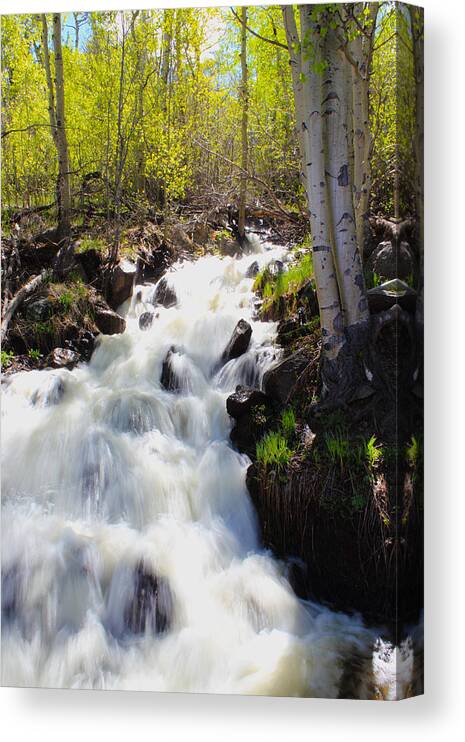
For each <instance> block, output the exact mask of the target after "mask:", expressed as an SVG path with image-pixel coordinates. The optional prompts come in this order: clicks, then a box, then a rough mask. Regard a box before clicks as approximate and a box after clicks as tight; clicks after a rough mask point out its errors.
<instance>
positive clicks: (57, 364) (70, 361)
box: [47, 348, 80, 368]
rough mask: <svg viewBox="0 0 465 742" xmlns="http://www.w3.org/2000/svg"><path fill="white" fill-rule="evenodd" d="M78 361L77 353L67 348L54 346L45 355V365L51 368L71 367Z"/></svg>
mask: <svg viewBox="0 0 465 742" xmlns="http://www.w3.org/2000/svg"><path fill="white" fill-rule="evenodd" d="M79 361H80V356H79V353H75V351H73V350H69V349H68V348H54V349H53V350H52V352H51V353H50V355H49V356H48V357H47V365H48V366H52V368H63V367H64V366H66V367H68V368H72V367H73V366H75V365H76V363H78V362H79Z"/></svg>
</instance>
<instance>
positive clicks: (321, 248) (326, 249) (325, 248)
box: [313, 245, 330, 252]
mask: <svg viewBox="0 0 465 742" xmlns="http://www.w3.org/2000/svg"><path fill="white" fill-rule="evenodd" d="M329 250H330V247H329V245H314V246H313V252H329Z"/></svg>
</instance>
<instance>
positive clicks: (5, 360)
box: [1, 350, 14, 368]
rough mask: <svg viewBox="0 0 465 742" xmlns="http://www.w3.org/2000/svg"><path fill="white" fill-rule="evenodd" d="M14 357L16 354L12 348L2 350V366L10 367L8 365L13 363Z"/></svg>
mask: <svg viewBox="0 0 465 742" xmlns="http://www.w3.org/2000/svg"><path fill="white" fill-rule="evenodd" d="M13 358H14V354H13V351H12V350H8V351H7V350H2V352H1V363H2V368H8V366H10V365H11V363H12V361H13Z"/></svg>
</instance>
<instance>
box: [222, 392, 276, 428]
mask: <svg viewBox="0 0 465 742" xmlns="http://www.w3.org/2000/svg"><path fill="white" fill-rule="evenodd" d="M268 401H269V400H268V397H267V396H266V394H264V392H262V391H260V389H252V388H250V387H246V386H241V385H239V386H237V387H236V391H235V392H234V394H231V395H230V396H229V397H228V398H227V400H226V409H227V411H228V414H229V415H231V417H234V418H235V419H236V420H237V419H238V418H240V417H243V416H244V415H247V414H248V413H249V412H251V410H252V409H253V408H254V407H257V406H260V405H266V404H267V403H268Z"/></svg>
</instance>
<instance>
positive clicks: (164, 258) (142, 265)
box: [136, 240, 174, 283]
mask: <svg viewBox="0 0 465 742" xmlns="http://www.w3.org/2000/svg"><path fill="white" fill-rule="evenodd" d="M173 259H174V253H173V252H172V251H171V249H170V248H169V246H168V245H167V244H166V243H164V242H163V243H162V244H158V242H157V241H154V240H152V241H150V240H149V241H148V243H147V242H146V243H145V244H144V245H143V246H141V247H140V248H139V256H138V258H137V279H136V280H137V281H138V282H139V283H142V282H143V281H157V280H158V279H159V278H160V277H161V276H162V275H163V273H164V272H165V271H166V270H167V269H168V268H169V267H170V265H171V263H172V262H173Z"/></svg>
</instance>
